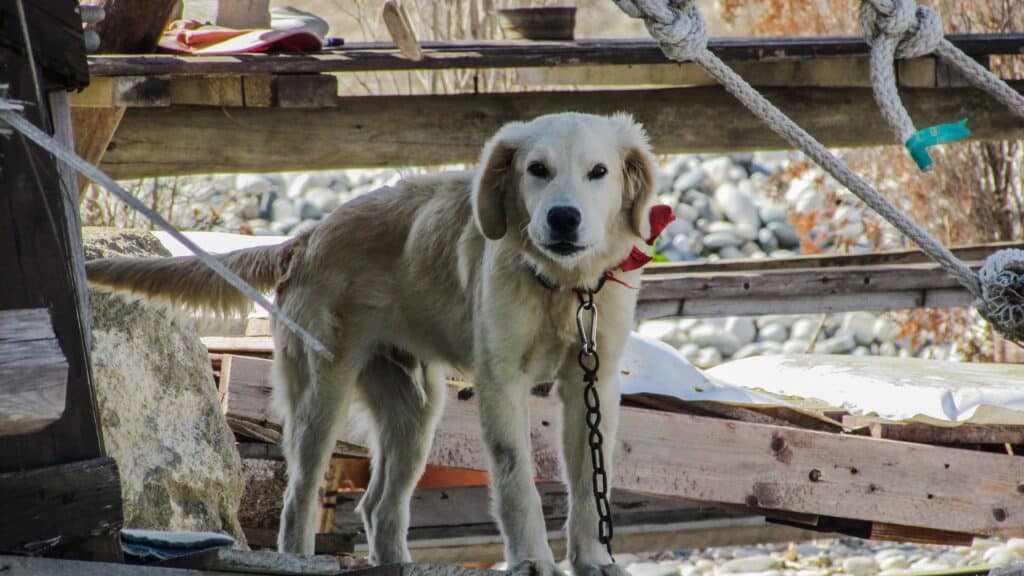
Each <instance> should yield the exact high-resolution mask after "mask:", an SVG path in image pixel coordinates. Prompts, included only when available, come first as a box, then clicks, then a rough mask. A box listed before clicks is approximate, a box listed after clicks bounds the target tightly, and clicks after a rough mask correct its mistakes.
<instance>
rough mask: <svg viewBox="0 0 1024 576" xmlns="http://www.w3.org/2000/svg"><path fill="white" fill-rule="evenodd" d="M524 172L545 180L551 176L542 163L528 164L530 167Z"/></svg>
mask: <svg viewBox="0 0 1024 576" xmlns="http://www.w3.org/2000/svg"><path fill="white" fill-rule="evenodd" d="M526 171H527V172H529V173H530V174H532V175H534V176H536V177H537V178H547V177H548V176H551V172H549V171H548V167H547V166H545V165H544V163H543V162H530V165H529V166H527V167H526Z"/></svg>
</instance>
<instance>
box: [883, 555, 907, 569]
mask: <svg viewBox="0 0 1024 576" xmlns="http://www.w3.org/2000/svg"><path fill="white" fill-rule="evenodd" d="M875 560H876V561H877V562H878V567H879V568H880V569H882V570H906V569H907V568H910V562H907V557H906V555H904V554H902V553H900V552H898V551H897V552H896V554H894V555H892V556H887V557H885V558H879V554H876V555H875Z"/></svg>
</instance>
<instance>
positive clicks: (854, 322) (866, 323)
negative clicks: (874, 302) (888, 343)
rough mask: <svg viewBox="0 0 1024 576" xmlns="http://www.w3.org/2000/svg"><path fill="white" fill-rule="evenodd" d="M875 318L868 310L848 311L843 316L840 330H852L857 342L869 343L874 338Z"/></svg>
mask: <svg viewBox="0 0 1024 576" xmlns="http://www.w3.org/2000/svg"><path fill="white" fill-rule="evenodd" d="M876 319H877V318H875V315H874V314H871V313H870V312H849V313H847V314H846V315H845V316H843V324H842V330H847V331H849V332H852V333H853V336H854V338H856V339H857V343H858V344H862V345H867V344H871V343H872V342H874V340H875V320H876Z"/></svg>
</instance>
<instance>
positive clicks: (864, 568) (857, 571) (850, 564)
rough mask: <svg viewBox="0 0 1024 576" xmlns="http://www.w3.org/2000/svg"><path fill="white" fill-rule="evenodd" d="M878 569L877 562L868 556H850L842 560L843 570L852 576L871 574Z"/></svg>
mask: <svg viewBox="0 0 1024 576" xmlns="http://www.w3.org/2000/svg"><path fill="white" fill-rule="evenodd" d="M878 570H879V568H878V562H875V559H874V558H872V557H870V556H851V557H850V558H847V559H845V560H843V572H845V573H847V574H851V575H852V576H873V575H874V574H877V573H878Z"/></svg>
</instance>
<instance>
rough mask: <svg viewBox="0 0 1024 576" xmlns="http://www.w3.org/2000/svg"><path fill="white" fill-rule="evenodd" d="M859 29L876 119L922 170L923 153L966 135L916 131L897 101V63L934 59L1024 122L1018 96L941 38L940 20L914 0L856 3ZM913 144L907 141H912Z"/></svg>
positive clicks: (945, 129)
mask: <svg viewBox="0 0 1024 576" xmlns="http://www.w3.org/2000/svg"><path fill="white" fill-rule="evenodd" d="M859 20H860V26H861V30H862V31H863V32H864V37H865V39H866V40H867V42H868V44H870V45H871V84H872V88H873V90H874V93H875V101H876V102H878V107H879V109H880V110H881V112H882V117H883V118H885V121H886V122H887V123H888V124H889V126H890V127H892V129H893V132H895V133H896V138H897V139H898V140H899V142H900V143H901V144H904V145H906V146H907V148H908V149H909V150H910V152H911V154H912V155H913V156H914V160H915V161H916V162H917V163H918V166H919V167H920V168H921V169H922V170H927V169H928V167H929V166H930V165H931V159H930V158H929V157H928V155H927V152H926V150H925V149H926V148H927V147H928V146H931V145H934V144H938V143H942V142H949V141H952V140H956V139H959V138H962V137H964V136H966V135H967V134H968V133H969V132H968V131H967V130H966V128H965V127H963V126H962V125H961V126H959V127H956V126H955V125H950V126H936V127H932V128H929V129H926V130H924V131H921V132H919V131H918V130H917V128H915V127H914V123H913V121H912V120H911V119H910V115H909V114H908V113H907V110H906V108H904V107H903V103H902V102H901V101H900V96H899V89H898V87H897V83H896V74H895V71H894V70H895V61H896V59H897V58H917V57H920V56H925V55H928V54H936V55H938V56H939V57H940V58H942V59H943V60H945V61H946V62H948V63H949V64H951V65H952V66H953V67H954V68H956V69H957V70H958V71H959V72H960V73H961V74H962V75H963V76H964V77H966V78H967V79H968V80H969V81H970V82H971V84H973V85H974V86H976V87H978V88H980V89H982V90H985V91H986V92H988V93H989V94H991V95H992V96H993V97H995V98H996V99H997V100H999V101H1000V102H1002V103H1003V104H1004V105H1005V106H1006V107H1008V108H1009V109H1010V110H1011V111H1013V113H1014V114H1016V115H1018V116H1020V117H1021V118H1024V96H1022V95H1021V94H1019V93H1018V92H1017V91H1015V90H1014V89H1013V88H1011V87H1010V86H1009V85H1008V84H1006V82H1004V81H1003V80H1002V79H1000V78H999V77H998V76H996V75H995V74H993V73H991V72H990V71H988V70H986V69H985V67H984V66H982V65H980V64H978V63H977V62H976V61H975V60H974V59H973V58H971V57H969V56H967V55H966V54H964V53H963V52H962V51H961V50H960V49H959V48H957V47H956V46H954V45H953V44H952V43H951V42H949V41H948V40H946V39H945V37H944V36H943V32H942V19H941V18H939V15H938V13H937V12H935V10H933V9H932V8H930V7H928V6H918V5H917V4H916V2H915V1H914V0H862V1H861V4H860V10H859ZM912 139H913V140H912Z"/></svg>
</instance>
